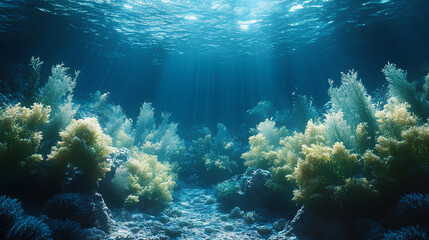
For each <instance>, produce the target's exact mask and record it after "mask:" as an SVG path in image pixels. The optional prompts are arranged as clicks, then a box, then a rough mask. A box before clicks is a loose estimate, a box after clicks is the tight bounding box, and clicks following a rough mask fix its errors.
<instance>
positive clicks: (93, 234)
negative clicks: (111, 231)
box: [82, 228, 106, 240]
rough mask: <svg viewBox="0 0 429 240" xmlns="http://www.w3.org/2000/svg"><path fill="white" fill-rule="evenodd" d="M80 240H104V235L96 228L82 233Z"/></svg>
mask: <svg viewBox="0 0 429 240" xmlns="http://www.w3.org/2000/svg"><path fill="white" fill-rule="evenodd" d="M82 239H86V240H103V239H106V233H105V232H103V231H101V230H100V229H98V228H89V229H86V230H85V231H84V233H83V236H82Z"/></svg>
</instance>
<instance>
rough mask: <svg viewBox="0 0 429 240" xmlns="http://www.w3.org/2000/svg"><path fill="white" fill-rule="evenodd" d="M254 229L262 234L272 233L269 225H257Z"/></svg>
mask: <svg viewBox="0 0 429 240" xmlns="http://www.w3.org/2000/svg"><path fill="white" fill-rule="evenodd" d="M256 231H257V232H258V233H259V234H261V235H262V236H266V235H270V234H271V233H272V229H271V228H270V227H269V226H258V227H256Z"/></svg>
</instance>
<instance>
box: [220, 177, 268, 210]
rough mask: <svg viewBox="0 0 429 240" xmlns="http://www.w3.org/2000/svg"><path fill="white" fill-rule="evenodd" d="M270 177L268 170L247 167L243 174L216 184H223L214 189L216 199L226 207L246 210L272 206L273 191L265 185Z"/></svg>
mask: <svg viewBox="0 0 429 240" xmlns="http://www.w3.org/2000/svg"><path fill="white" fill-rule="evenodd" d="M271 178H272V175H271V173H270V172H269V171H266V170H262V169H248V170H247V171H246V172H245V173H244V174H242V175H240V176H237V177H234V178H232V179H230V180H227V181H225V182H223V183H221V184H220V185H218V186H223V187H222V188H218V189H217V191H216V194H217V197H218V200H219V201H220V203H221V204H222V206H223V207H225V208H227V209H230V208H231V207H233V206H239V207H240V208H242V209H246V210H252V209H255V208H266V207H272V202H273V199H274V198H273V192H272V191H271V190H270V189H268V188H267V187H266V185H265V183H266V182H267V181H268V180H270V179H271ZM222 184H223V185H222ZM231 189H235V190H234V191H231ZM229 191H231V192H229Z"/></svg>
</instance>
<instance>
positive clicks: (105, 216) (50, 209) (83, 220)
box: [44, 192, 113, 233]
mask: <svg viewBox="0 0 429 240" xmlns="http://www.w3.org/2000/svg"><path fill="white" fill-rule="evenodd" d="M44 209H45V212H46V215H47V216H48V217H50V218H54V219H70V220H72V221H75V222H77V223H79V224H80V225H81V226H82V227H85V228H93V227H95V228H98V229H100V230H103V231H104V232H106V233H108V232H110V230H111V228H112V223H113V220H112V216H111V213H110V210H109V209H108V208H107V206H106V204H105V203H104V200H103V197H102V196H101V195H100V194H99V193H96V192H94V193H90V194H81V193H63V194H58V195H55V196H54V197H53V198H51V199H50V200H48V201H47V202H46V204H45V206H44Z"/></svg>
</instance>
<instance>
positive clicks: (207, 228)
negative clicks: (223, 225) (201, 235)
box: [204, 227, 214, 234]
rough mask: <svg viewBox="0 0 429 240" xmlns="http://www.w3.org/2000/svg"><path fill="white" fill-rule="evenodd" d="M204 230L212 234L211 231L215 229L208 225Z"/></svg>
mask: <svg viewBox="0 0 429 240" xmlns="http://www.w3.org/2000/svg"><path fill="white" fill-rule="evenodd" d="M204 232H205V233H207V234H210V233H213V232H214V230H213V229H212V228H210V227H206V228H205V229H204Z"/></svg>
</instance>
